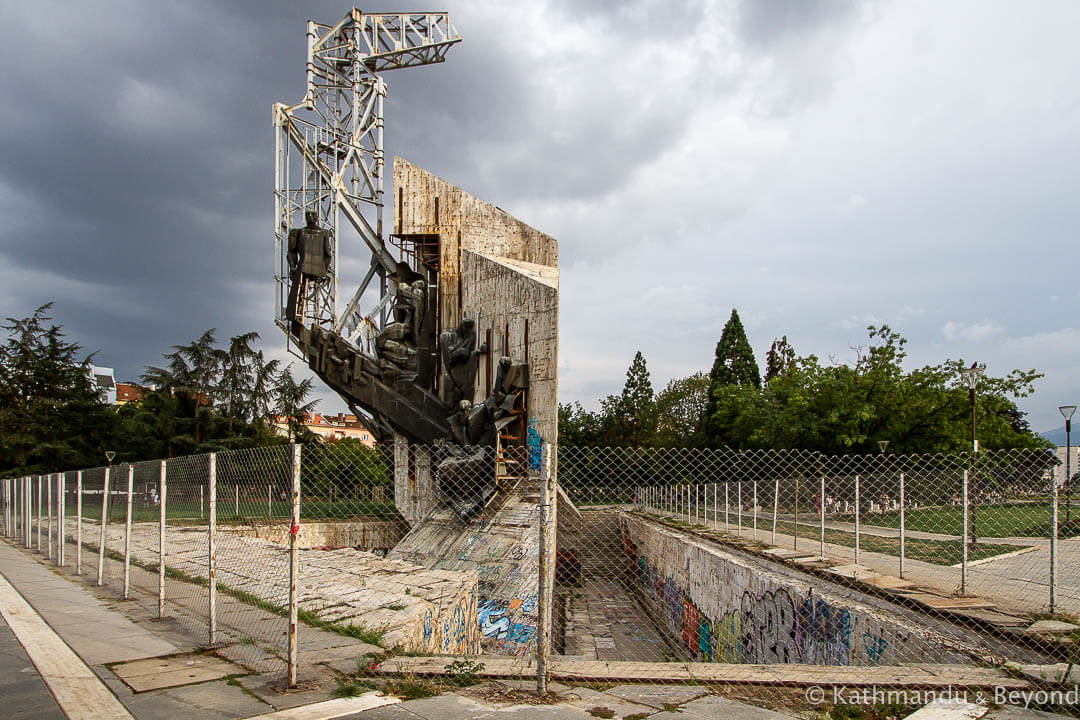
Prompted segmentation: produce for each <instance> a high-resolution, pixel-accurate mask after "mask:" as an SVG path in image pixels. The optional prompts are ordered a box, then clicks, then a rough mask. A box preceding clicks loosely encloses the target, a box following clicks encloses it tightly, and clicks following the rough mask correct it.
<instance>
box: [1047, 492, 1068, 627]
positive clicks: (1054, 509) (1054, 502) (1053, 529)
mask: <svg viewBox="0 0 1080 720" xmlns="http://www.w3.org/2000/svg"><path fill="white" fill-rule="evenodd" d="M1055 475H1056V473H1055V472H1054V471H1050V614H1051V615H1052V614H1053V613H1054V611H1055V609H1056V605H1057V569H1058V567H1057V564H1058V562H1057V536H1058V483H1057V478H1056V477H1055ZM1065 480H1066V482H1068V474H1066V476H1065Z"/></svg>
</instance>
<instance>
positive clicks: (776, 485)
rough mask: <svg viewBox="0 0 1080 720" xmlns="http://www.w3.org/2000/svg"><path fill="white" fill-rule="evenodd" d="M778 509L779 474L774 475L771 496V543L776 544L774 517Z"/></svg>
mask: <svg viewBox="0 0 1080 720" xmlns="http://www.w3.org/2000/svg"><path fill="white" fill-rule="evenodd" d="M779 511H780V476H779V475H778V476H777V477H776V482H774V483H773V498H772V544H773V545H775V544H776V518H777V515H778V513H779Z"/></svg>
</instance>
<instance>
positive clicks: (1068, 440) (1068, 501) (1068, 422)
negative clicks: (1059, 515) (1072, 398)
mask: <svg viewBox="0 0 1080 720" xmlns="http://www.w3.org/2000/svg"><path fill="white" fill-rule="evenodd" d="M1058 412H1060V413H1061V417H1063V418H1065V526H1066V527H1068V525H1069V519H1070V516H1071V513H1070V509H1071V506H1072V467H1071V465H1070V461H1071V460H1072V437H1071V434H1072V416H1073V413H1074V412H1076V406H1075V405H1062V406H1060V407H1059V408H1058Z"/></svg>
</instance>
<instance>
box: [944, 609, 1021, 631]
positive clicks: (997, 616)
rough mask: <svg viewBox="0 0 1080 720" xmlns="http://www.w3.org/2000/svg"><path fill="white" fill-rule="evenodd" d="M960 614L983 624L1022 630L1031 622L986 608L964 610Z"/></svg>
mask: <svg viewBox="0 0 1080 720" xmlns="http://www.w3.org/2000/svg"><path fill="white" fill-rule="evenodd" d="M960 614H961V615H963V616H964V617H969V618H972V619H974V620H981V621H983V622H987V623H991V624H993V625H999V626H1001V627H1007V628H1020V627H1024V626H1026V625H1027V624H1028V623H1030V622H1031V621H1030V620H1029V619H1028V618H1024V617H1019V616H1016V615H1009V614H1008V613H1003V612H998V611H997V610H988V609H984V608H963V609H962V610H960Z"/></svg>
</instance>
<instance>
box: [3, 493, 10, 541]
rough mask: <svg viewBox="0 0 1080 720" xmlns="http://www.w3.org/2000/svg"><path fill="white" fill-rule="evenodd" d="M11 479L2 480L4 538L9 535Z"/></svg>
mask: <svg viewBox="0 0 1080 720" xmlns="http://www.w3.org/2000/svg"><path fill="white" fill-rule="evenodd" d="M10 490H11V478H4V537H8V536H9V535H11V513H10V510H11V492H10Z"/></svg>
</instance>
